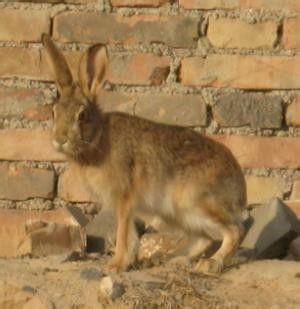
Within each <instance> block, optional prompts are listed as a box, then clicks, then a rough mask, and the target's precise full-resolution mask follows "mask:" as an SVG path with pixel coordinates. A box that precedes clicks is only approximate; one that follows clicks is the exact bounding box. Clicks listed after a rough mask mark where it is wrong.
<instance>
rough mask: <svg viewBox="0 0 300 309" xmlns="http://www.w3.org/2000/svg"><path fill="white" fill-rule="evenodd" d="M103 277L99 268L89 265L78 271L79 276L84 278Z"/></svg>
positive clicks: (94, 278)
mask: <svg viewBox="0 0 300 309" xmlns="http://www.w3.org/2000/svg"><path fill="white" fill-rule="evenodd" d="M102 277H103V273H102V271H101V270H99V269H97V268H94V267H91V268H84V269H83V270H82V271H81V272H80V278H82V279H85V280H88V281H89V280H100V279H101V278H102Z"/></svg>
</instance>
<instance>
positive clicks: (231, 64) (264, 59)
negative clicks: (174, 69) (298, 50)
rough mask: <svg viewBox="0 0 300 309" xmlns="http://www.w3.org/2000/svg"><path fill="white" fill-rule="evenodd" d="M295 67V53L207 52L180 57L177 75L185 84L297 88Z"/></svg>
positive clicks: (298, 63)
mask: <svg viewBox="0 0 300 309" xmlns="http://www.w3.org/2000/svg"><path fill="white" fill-rule="evenodd" d="M299 67H300V57H299V56H295V57H286V56H252V55H251V56H240V55H209V56H207V58H201V57H190V58H185V59H183V60H182V62H181V72H180V76H181V82H182V83H183V84H184V85H188V86H211V87H233V88H245V89H294V88H296V89H297V88H300V75H299V74H298V68H299Z"/></svg>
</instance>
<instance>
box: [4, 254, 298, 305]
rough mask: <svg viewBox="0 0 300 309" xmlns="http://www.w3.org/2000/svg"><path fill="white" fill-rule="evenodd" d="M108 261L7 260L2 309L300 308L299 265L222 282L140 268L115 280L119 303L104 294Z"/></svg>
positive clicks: (269, 265)
mask: <svg viewBox="0 0 300 309" xmlns="http://www.w3.org/2000/svg"><path fill="white" fill-rule="evenodd" d="M107 259H108V257H97V256H95V255H94V256H88V257H86V258H84V259H81V260H77V261H63V257H61V256H58V257H57V256H56V257H48V258H42V259H30V258H24V259H14V260H4V259H1V260H0V308H33V307H35V308H59V309H60V308H77V309H79V308H80V309H83V308H111V307H113V308H274V309H275V308H276V309H277V308H278V309H279V308H280V309H281V308H285V309H286V308H300V263H299V262H293V261H277V260H265V261H256V262H251V263H248V264H244V265H240V266H239V267H238V268H233V269H230V270H229V271H227V272H226V273H224V274H223V275H222V276H220V277H218V278H214V277H207V276H203V275H199V274H193V273H191V271H190V269H189V268H186V267H184V266H178V265H176V266H175V265H171V264H161V265H158V266H152V267H148V268H145V267H140V269H137V270H132V271H129V272H126V273H122V274H118V275H112V278H113V280H114V281H116V282H118V283H120V284H121V286H122V288H123V289H122V290H123V294H122V292H121V293H120V294H122V295H120V296H119V295H118V296H117V297H116V299H115V300H114V301H113V300H111V299H110V298H107V297H105V296H104V295H103V293H101V291H100V282H101V280H102V278H103V276H105V275H108V274H109V273H108V271H107V268H106V262H107ZM24 295H25V296H24ZM24 299H25V300H24ZM26 303H27V305H26ZM24 304H25V305H24ZM26 306H27V307H26Z"/></svg>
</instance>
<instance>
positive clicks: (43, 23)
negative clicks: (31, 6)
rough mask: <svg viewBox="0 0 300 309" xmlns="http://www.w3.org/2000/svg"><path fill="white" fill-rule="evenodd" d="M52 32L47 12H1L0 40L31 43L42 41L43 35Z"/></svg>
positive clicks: (5, 10) (9, 10)
mask: <svg viewBox="0 0 300 309" xmlns="http://www.w3.org/2000/svg"><path fill="white" fill-rule="evenodd" d="M49 31H50V16H49V13H48V12H47V11H37V10H11V9H4V10H0V40H1V41H30V42H37V41H40V40H41V35H42V33H49Z"/></svg>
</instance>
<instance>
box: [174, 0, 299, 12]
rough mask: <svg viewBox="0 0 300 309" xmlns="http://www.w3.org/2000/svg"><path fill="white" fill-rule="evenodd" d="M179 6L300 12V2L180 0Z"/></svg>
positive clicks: (287, 0) (293, 0)
mask: <svg viewBox="0 0 300 309" xmlns="http://www.w3.org/2000/svg"><path fill="white" fill-rule="evenodd" d="M179 4H180V5H181V6H182V7H184V8H186V9H203V10H211V9H235V8H254V9H270V10H280V11H282V10H283V9H284V10H291V11H293V10H294V11H300V3H299V1H298V0H227V1H224V0H209V1H208V0H179Z"/></svg>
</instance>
